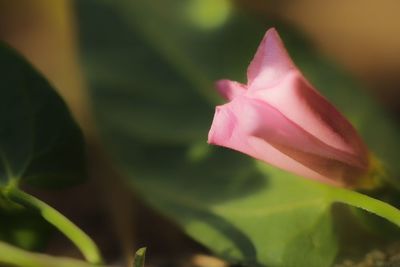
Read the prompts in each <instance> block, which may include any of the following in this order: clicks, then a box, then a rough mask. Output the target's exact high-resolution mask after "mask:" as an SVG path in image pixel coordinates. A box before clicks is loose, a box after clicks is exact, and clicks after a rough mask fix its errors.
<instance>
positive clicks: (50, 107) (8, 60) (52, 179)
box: [0, 43, 86, 266]
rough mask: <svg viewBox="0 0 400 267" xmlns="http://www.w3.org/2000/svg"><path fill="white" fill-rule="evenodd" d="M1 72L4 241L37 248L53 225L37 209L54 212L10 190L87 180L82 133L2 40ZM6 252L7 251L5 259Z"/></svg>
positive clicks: (0, 219)
mask: <svg viewBox="0 0 400 267" xmlns="http://www.w3.org/2000/svg"><path fill="white" fill-rule="evenodd" d="M0 77H1V85H0V86H1V87H0V124H1V129H0V240H3V241H6V242H9V243H11V244H14V245H17V246H19V247H22V248H25V249H31V250H36V249H39V248H41V247H43V246H44V241H45V240H46V236H47V233H48V232H49V230H50V227H49V224H48V223H46V222H45V221H44V220H43V218H41V216H40V213H39V212H38V211H40V212H41V213H42V214H41V215H42V216H43V217H46V214H47V213H49V212H48V210H46V211H43V210H40V209H39V210H37V209H36V207H35V208H34V209H26V207H23V206H21V205H18V204H20V203H18V204H17V203H16V202H15V201H13V200H12V199H11V195H12V193H15V192H17V191H18V187H19V185H20V184H21V183H25V184H29V185H32V186H37V187H62V186H67V185H72V184H76V183H78V182H81V181H83V179H84V178H85V177H86V173H85V165H84V144H83V138H82V134H81V132H80V129H79V128H78V126H77V125H76V123H75V122H74V121H73V119H72V117H71V115H70V114H69V112H68V109H67V107H66V105H65V103H64V102H63V101H62V99H61V98H60V97H59V96H58V95H57V93H56V92H55V91H54V90H53V88H52V87H51V85H50V84H49V83H48V82H47V81H46V80H45V79H44V78H43V77H42V76H41V75H40V74H39V73H38V72H37V71H36V70H34V69H33V68H32V66H31V65H30V64H29V63H28V62H27V61H26V60H25V59H23V58H22V57H21V56H19V55H18V54H17V53H16V52H15V51H13V50H12V49H11V48H9V47H7V46H6V45H4V44H1V43H0ZM49 209H50V208H49ZM46 212H47V213H46ZM0 251H1V249H0ZM6 256H8V255H3V251H2V252H1V253H0V261H3V260H4V259H5V257H6ZM32 266H37V265H32Z"/></svg>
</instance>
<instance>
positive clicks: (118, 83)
mask: <svg viewBox="0 0 400 267" xmlns="http://www.w3.org/2000/svg"><path fill="white" fill-rule="evenodd" d="M229 3H231V2H230V1H227V2H226V4H227V5H229ZM193 5H194V6H196V5H208V6H207V7H202V8H201V9H200V10H203V8H205V9H207V8H211V9H213V8H214V5H213V3H212V1H202V2H201V3H199V1H196V0H187V1H181V0H164V1H156V2H154V1H146V0H136V1H128V0H127V1H125V0H119V1H105V0H104V1H94V0H92V1H79V2H78V4H77V6H78V12H79V18H80V32H81V40H82V51H83V53H82V56H83V61H84V62H85V65H86V71H87V76H88V78H89V81H90V83H91V87H92V97H93V101H94V107H95V112H96V116H97V120H98V124H99V126H100V129H101V131H102V134H103V137H104V140H105V141H106V143H107V145H108V148H109V149H110V151H111V152H112V153H113V156H114V158H115V159H116V161H117V163H118V164H119V166H120V168H121V170H122V171H123V172H124V173H125V174H126V175H127V177H129V178H130V181H131V182H132V184H133V186H134V187H136V188H137V189H138V190H139V192H141V193H142V197H143V198H144V199H145V200H146V201H147V202H149V203H150V204H151V205H152V206H153V207H155V208H156V209H158V210H159V211H161V212H162V213H164V214H165V215H167V216H168V217H170V218H171V219H173V220H174V221H175V222H177V223H178V224H179V225H180V226H181V227H182V228H183V229H184V230H185V231H186V232H187V233H188V234H189V235H190V236H192V237H193V238H194V239H196V240H197V241H199V242H201V243H202V244H204V245H206V246H207V247H209V248H210V249H212V251H214V252H215V253H216V254H217V255H219V256H221V257H224V258H226V259H228V260H230V261H232V262H240V263H245V264H247V265H249V266H271V267H280V266H281V267H291V266H293V267H303V266H304V267H310V266H311V267H313V266H315V267H324V266H331V264H332V262H333V261H334V259H335V256H336V252H337V251H338V249H339V248H338V242H337V238H338V237H340V235H341V234H345V233H337V232H336V230H335V227H334V220H333V215H332V214H331V205H332V204H333V203H335V202H341V203H345V204H349V205H352V206H356V207H360V208H363V209H366V210H368V211H370V212H373V213H376V214H378V215H379V216H383V217H385V218H387V219H388V220H390V221H392V222H394V223H395V224H397V225H399V220H398V216H399V211H398V210H396V209H394V208H393V207H391V206H389V205H387V204H385V203H383V202H380V201H378V200H375V199H371V198H369V197H367V196H364V195H362V194H359V193H356V192H352V191H348V190H343V189H337V188H333V187H329V186H325V185H322V184H319V183H315V182H311V181H307V180H305V179H302V178H299V177H295V176H294V175H291V174H289V173H287V172H284V171H280V170H278V169H275V168H272V167H268V166H265V165H257V164H256V163H255V161H254V160H252V159H250V158H249V157H247V156H244V155H241V154H239V153H237V152H232V151H229V150H226V149H221V148H215V147H210V146H208V145H207V144H206V136H207V131H208V128H209V125H210V123H211V120H212V116H213V112H214V105H215V103H217V102H218V101H219V100H218V98H217V97H216V95H215V93H214V89H213V81H214V80H216V79H220V78H229V79H232V80H238V81H244V78H245V72H246V68H247V65H248V63H249V61H250V59H251V58H252V56H253V54H254V52H255V49H256V47H257V45H258V43H259V42H260V40H261V38H262V36H263V34H264V33H265V30H266V28H268V26H270V25H272V24H271V22H268V23H261V22H260V21H256V20H254V19H252V18H249V17H247V16H246V15H245V14H243V13H242V12H241V11H239V10H236V9H234V7H232V6H229V7H226V8H221V7H220V6H218V5H217V6H218V9H221V10H224V11H220V12H222V13H223V19H222V18H220V19H219V20H215V21H219V22H218V23H214V24H213V25H212V27H211V26H207V27H204V24H202V23H199V21H200V20H201V19H202V16H204V13H202V12H200V13H196V12H195V13H196V14H195V15H194V13H193V12H194V11H193V9H192V7H193ZM214 15H215V14H214ZM214 15H213V16H214ZM278 29H279V30H280V32H281V33H283V34H284V37H285V38H284V39H285V40H286V41H287V43H288V45H289V49H290V52H291V53H292V54H293V56H294V57H295V61H296V62H297V63H298V64H299V65H300V67H301V69H302V70H304V72H305V73H307V76H308V77H310V79H311V80H312V81H313V82H314V83H315V84H316V85H317V87H318V88H321V90H322V91H323V93H324V94H325V95H327V97H329V98H330V99H331V100H332V101H333V102H334V103H335V104H337V105H338V106H339V108H340V109H341V110H342V111H343V112H344V113H345V114H346V115H347V116H348V117H349V118H350V119H351V120H352V121H353V122H354V123H355V125H356V126H357V127H359V129H360V130H361V132H362V134H363V136H364V138H365V139H366V141H367V143H368V145H370V146H371V148H372V150H373V151H374V152H375V153H376V154H377V155H378V156H380V157H381V158H382V159H383V160H385V163H388V164H389V165H388V166H391V165H393V164H391V162H392V163H393V162H394V161H393V159H394V158H395V155H396V153H395V152H394V151H395V150H396V148H399V146H400V144H399V142H397V140H396V139H395V138H394V137H395V136H396V135H397V136H398V134H399V131H398V129H397V127H396V126H395V125H394V124H393V122H392V121H391V120H390V119H388V118H387V117H385V115H384V113H383V112H382V111H381V110H380V108H379V106H377V105H376V104H375V103H374V102H373V101H372V100H371V99H370V98H369V97H368V96H366V94H364V93H362V92H361V91H357V90H356V89H354V88H355V84H354V83H353V82H351V81H350V80H349V78H348V77H347V76H345V75H344V74H342V73H341V72H340V71H338V70H337V69H336V68H335V67H332V65H331V64H329V63H328V62H327V61H325V60H323V59H321V58H320V57H319V56H318V55H316V54H315V52H314V50H312V49H310V47H309V46H306V45H304V42H303V41H302V39H301V38H299V37H298V36H297V35H296V34H294V33H293V31H292V30H290V29H288V28H286V27H278ZM353 89H354V90H353ZM349 95H350V97H349ZM349 99H351V101H350V100H349ZM355 99H357V101H355ZM355 103H357V104H358V103H360V106H359V107H358V106H357V105H355ZM369 110H372V112H373V114H372V113H370V111H369ZM366 112H367V113H366ZM365 114H369V115H365ZM367 124H369V125H382V127H383V128H382V129H384V131H386V132H385V133H381V132H380V131H379V133H373V134H371V133H369V132H371V128H369V132H368V131H366V128H365V126H366V125H367ZM385 125H386V126H385ZM381 134H382V135H381ZM381 136H385V137H387V139H386V140H385V142H387V143H388V145H383V144H380V143H379V142H380V141H381V140H380V139H381ZM389 144H390V145H389ZM397 151H399V149H397ZM391 160H392V161H391ZM391 171H392V173H398V172H397V171H396V167H394V168H391ZM399 173H400V172H399Z"/></svg>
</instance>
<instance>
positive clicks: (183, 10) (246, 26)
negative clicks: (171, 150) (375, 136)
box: [0, 0, 400, 264]
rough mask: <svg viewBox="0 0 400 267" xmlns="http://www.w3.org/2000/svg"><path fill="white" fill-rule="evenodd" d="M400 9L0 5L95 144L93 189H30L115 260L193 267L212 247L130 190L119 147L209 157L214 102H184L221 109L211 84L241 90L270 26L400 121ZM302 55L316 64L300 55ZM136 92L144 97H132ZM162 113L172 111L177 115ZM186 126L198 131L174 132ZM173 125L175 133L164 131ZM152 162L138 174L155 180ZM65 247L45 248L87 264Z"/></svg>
mask: <svg viewBox="0 0 400 267" xmlns="http://www.w3.org/2000/svg"><path fill="white" fill-rule="evenodd" d="M399 10H400V2H399V1H396V0H384V1H377V0H376V1H361V0H353V1H345V0H326V1H317V0H285V1H274V0H236V1H233V0H232V1H229V0H179V1H177V0H176V1H173V0H169V1H165V2H164V1H163V0H159V1H151V3H145V1H144V0H143V1H142V0H131V1H114V2H113V1H106V0H103V1H94V0H81V1H71V0H58V1H54V0H14V1H7V0H0V38H1V39H2V40H4V41H5V42H7V43H8V44H10V45H11V46H13V47H14V48H16V49H17V50H18V51H19V52H21V53H22V54H23V55H25V56H26V57H27V58H28V59H29V61H30V62H31V63H33V64H34V65H35V66H36V67H37V68H38V69H39V70H40V71H41V72H42V73H43V74H44V75H45V76H46V77H47V78H48V79H49V80H50V81H51V83H53V85H54V86H55V88H56V89H57V90H58V91H59V93H60V94H61V95H62V96H63V98H64V99H65V101H66V102H67V103H68V105H69V107H70V109H71V111H72V113H73V115H74V117H75V118H76V120H77V121H78V123H79V124H80V126H81V127H82V129H83V131H84V133H85V136H86V140H87V144H88V162H89V169H90V174H91V177H90V180H89V182H87V183H86V184H84V185H82V186H79V187H76V188H73V189H68V190H63V191H59V192H44V191H37V190H36V189H30V190H33V192H34V193H36V194H39V195H40V196H41V198H42V199H44V200H46V201H47V202H48V203H51V204H52V205H53V206H55V207H57V208H58V209H59V210H61V211H62V212H63V213H64V214H65V215H66V216H67V217H69V218H71V219H72V220H73V221H75V222H77V224H78V225H79V226H81V227H82V228H83V229H84V230H85V231H86V232H87V233H88V234H89V235H90V236H92V237H93V238H94V239H95V241H96V242H97V243H98V244H99V246H100V247H101V249H102V251H103V253H104V255H105V256H106V258H107V259H108V260H109V261H110V262H120V261H124V260H127V261H129V258H130V257H131V255H132V251H134V250H135V249H136V248H137V247H139V246H143V245H146V246H148V247H150V248H151V252H150V257H151V258H152V260H153V261H155V262H157V261H161V262H162V263H163V264H168V263H170V262H175V263H176V262H185V263H184V264H188V263H187V262H190V261H187V259H190V258H192V256H193V255H195V254H199V253H206V252H207V250H206V249H205V248H203V247H202V246H200V245H199V244H197V243H196V242H194V241H193V240H191V239H190V238H188V237H187V236H186V235H185V234H184V233H183V232H182V230H179V228H178V227H176V226H175V225H174V224H173V223H171V222H170V221H169V220H168V219H166V218H164V217H163V216H161V215H159V214H158V213H157V212H154V211H153V209H151V208H149V207H148V204H145V203H143V202H142V200H140V198H139V197H138V196H137V194H136V193H134V192H135V191H132V189H131V182H127V181H126V179H124V178H123V177H121V176H124V175H125V173H126V172H124V171H119V170H120V169H126V168H127V167H126V166H127V165H129V166H130V165H132V164H130V163H128V162H127V160H126V155H125V154H124V153H122V152H120V151H121V147H122V146H126V143H123V144H122V143H120V140H122V139H123V138H124V136H126V135H127V134H128V133H129V135H130V136H134V137H135V142H137V143H136V144H133V143H132V142H131V143H130V144H129V149H132V150H136V151H141V150H143V147H142V146H144V145H145V146H146V147H147V148H148V147H149V146H150V147H152V148H154V149H159V148H160V147H161V148H162V147H171V146H174V147H177V149H178V148H180V147H181V146H183V145H186V144H187V143H189V142H190V144H191V145H190V147H191V148H192V150H191V151H192V152H191V153H192V154H193V155H194V157H196V156H198V155H200V156H199V157H201V154H202V153H203V152H202V151H203V150H204V149H205V148H204V146H203V145H202V144H201V142H202V141H201V140H203V141H204V142H205V140H206V130H207V127H206V126H207V125H208V124H209V123H210V122H211V118H212V109H208V106H212V105H211V104H207V105H206V104H204V103H202V102H201V101H200V102H201V103H198V102H196V101H197V100H196V101H192V102H191V100H190V101H189V100H187V99H189V98H190V99H192V98H193V99H196V98H200V96H201V97H204V99H210V100H211V103H218V102H220V100H219V99H218V98H217V97H216V96H215V95H214V92H213V91H212V83H211V82H212V81H213V80H215V79H218V78H230V79H233V80H242V81H244V74H245V70H246V67H247V64H248V62H249V61H250V59H251V57H252V55H253V53H254V51H255V48H256V47H257V45H258V43H259V41H260V40H261V38H262V36H263V34H264V32H265V30H266V29H267V28H268V27H270V26H275V27H277V28H278V30H280V31H281V34H282V36H283V38H284V39H285V40H286V41H287V43H288V48H289V51H290V52H291V53H293V55H294V57H295V59H296V58H298V59H301V60H303V61H304V62H303V63H300V65H301V64H303V65H304V66H307V65H313V64H314V63H313V62H325V61H318V60H320V59H318V60H317V61H313V60H315V58H322V59H323V60H327V61H329V62H332V64H333V65H335V66H338V68H339V69H341V70H343V71H344V72H347V73H349V74H350V75H349V76H352V77H355V78H356V80H358V81H359V83H360V84H362V85H363V86H361V88H362V90H365V92H366V93H365V94H368V93H369V94H371V95H373V96H374V97H375V98H377V99H378V101H379V102H380V103H382V105H384V106H385V108H386V109H387V110H390V111H391V112H393V114H397V115H399V114H400V98H399V97H400V75H399V74H398V71H399V69H400V53H399V49H400V17H399V15H398V13H399V12H398V11H399ZM128 24H129V25H128ZM292 33H293V34H292ZM299 40H300V41H299ZM304 47H307V48H306V49H305V50H307V51H308V52H307V53H306V55H311V54H312V55H313V57H312V58H311V57H308V56H302V53H303V50H302V49H303V48H304ZM205 58H212V59H210V60H208V59H205ZM307 60H309V62H307ZM193 62H195V64H192V63H193ZM295 62H297V61H295ZM321 64H325V63H321ZM231 65H235V66H234V67H232V66H231ZM314 68H318V66H314ZM175 69H178V71H173V70H175ZM308 71H309V70H308ZM308 71H305V72H306V73H307V72H308ZM309 72H312V70H311V71H309ZM311 75H312V74H311ZM315 75H318V74H315ZM134 76H140V77H139V78H134ZM175 76H176V77H178V78H175ZM182 77H183V78H182ZM193 83H195V84H197V86H195V87H197V89H198V90H197V89H196V90H197V91H196V90H195V93H190V94H193V95H188V94H189V93H185V96H184V97H186V98H185V99H183V98H182V99H181V98H180V95H181V91H179V90H177V89H174V88H185V87H190V86H191V84H193ZM131 87H132V88H139V89H135V92H131V91H129V90H130V89H129V88H131ZM199 87H201V88H200V89H199ZM154 88H158V89H159V90H158V91H155V90H154ZM160 88H161V89H160ZM166 91H167V93H165V92H166ZM182 97H183V96H182ZM182 102H185V103H183V104H182ZM135 105H136V107H137V108H136V109H135V108H134V109H133V110H131V108H130V107H131V106H135ZM154 106H156V107H157V108H159V107H162V108H165V109H168V110H170V107H172V111H170V112H171V114H164V111H163V110H164V109H162V108H161V109H157V110H158V111H154V110H155V109H154ZM206 107H207V108H206ZM203 110H204V112H203ZM182 113H188V114H190V116H182ZM169 115H171V118H172V116H174V117H173V118H174V119H171V118H170V117H169ZM396 117H398V116H396ZM155 120H158V121H157V122H154V121H155ZM165 120H167V121H168V124H163V123H162V121H165ZM149 121H150V122H149ZM192 121H196V123H193V122H192ZM136 122H137V123H136ZM152 122H154V123H152ZM182 122H183V123H187V124H188V125H189V126H190V127H189V126H188V127H187V129H183V130H182V129H179V130H176V128H177V127H179V123H182ZM131 124H132V125H131ZM127 125H128V126H127ZM166 125H169V126H170V127H171V128H172V129H170V130H168V129H167V130H165V131H166V133H161V132H160V131H164V128H165V127H168V126H166ZM163 127H164V128H163ZM128 128H129V129H128ZM116 136H120V137H121V138H118V140H116ZM104 140H105V141H104ZM104 144H106V145H104ZM143 144H144V145H143ZM198 144H200V145H198ZM126 149H128V148H126ZM157 153H158V152H154V153H153V155H154V154H157ZM142 154H143V153H142ZM142 154H140V157H141V160H143V159H142V158H143V157H144V156H143V155H142ZM161 154H162V152H160V153H158V154H157V155H161ZM138 155H139V154H138ZM142 156H143V157H142ZM129 157H130V158H132V157H133V158H134V160H136V159H137V158H135V157H136V156H135V155H133V156H132V155H130V156H129ZM137 157H139V156H137ZM118 160H121V161H125V163H124V164H122V167H121V165H119V164H115V163H113V162H118ZM135 162H137V160H136V161H135ZM143 162H144V161H143ZM133 164H134V163H133ZM116 165H117V166H116ZM143 165H146V164H142V165H141V166H139V167H138V168H139V169H140V168H142V169H143V170H140V172H142V173H144V174H146V175H154V174H153V173H151V172H150V171H148V169H146V170H145V169H144V167H142V166H143ZM160 168H162V167H160ZM117 169H118V171H117ZM127 173H129V170H128V171H127ZM149 173H150V174H149ZM146 186H147V185H145V184H144V183H142V182H139V183H138V185H137V187H138V188H145V187H146ZM134 190H135V189H134ZM66 199H68V201H66ZM149 225H151V227H149ZM66 243H67V242H65V240H64V239H63V237H62V236H61V235H57V234H53V235H51V237H49V243H48V244H47V245H44V246H42V247H40V246H38V249H41V250H43V249H44V250H45V251H46V252H48V253H51V254H56V255H70V256H74V257H79V253H78V252H77V251H75V250H74V248H72V246H71V247H69V246H68V243H67V245H66ZM39 247H40V248H39ZM186 261H187V262H186ZM216 264H222V263H219V262H217V263H216Z"/></svg>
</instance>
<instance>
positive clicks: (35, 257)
mask: <svg viewBox="0 0 400 267" xmlns="http://www.w3.org/2000/svg"><path fill="white" fill-rule="evenodd" d="M0 251H1V253H0V265H1V266H3V264H6V265H7V266H21V267H43V266H57V267H95V266H98V265H92V264H90V263H87V262H84V261H79V260H74V259H69V258H59V257H52V256H49V255H45V254H39V253H33V252H29V251H25V250H22V249H20V248H17V247H13V246H11V245H9V244H6V243H3V242H0Z"/></svg>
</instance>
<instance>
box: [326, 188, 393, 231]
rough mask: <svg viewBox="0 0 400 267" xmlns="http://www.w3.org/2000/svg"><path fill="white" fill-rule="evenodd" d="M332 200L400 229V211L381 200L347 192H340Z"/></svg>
mask: <svg viewBox="0 0 400 267" xmlns="http://www.w3.org/2000/svg"><path fill="white" fill-rule="evenodd" d="M332 200H334V201H337V202H341V203H345V204H348V205H352V206H355V207H357V208H360V209H363V210H366V211H369V212H371V213H374V214H376V215H378V216H380V217H383V218H385V219H387V220H388V221H390V222H392V223H394V224H396V225H397V226H399V227H400V210H399V209H397V208H395V207H393V206H391V205H390V204H388V203H386V202H383V201H381V200H378V199H375V198H372V197H369V196H367V195H364V194H361V193H357V192H352V191H347V190H341V192H340V193H339V194H337V195H335V196H333V197H332Z"/></svg>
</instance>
